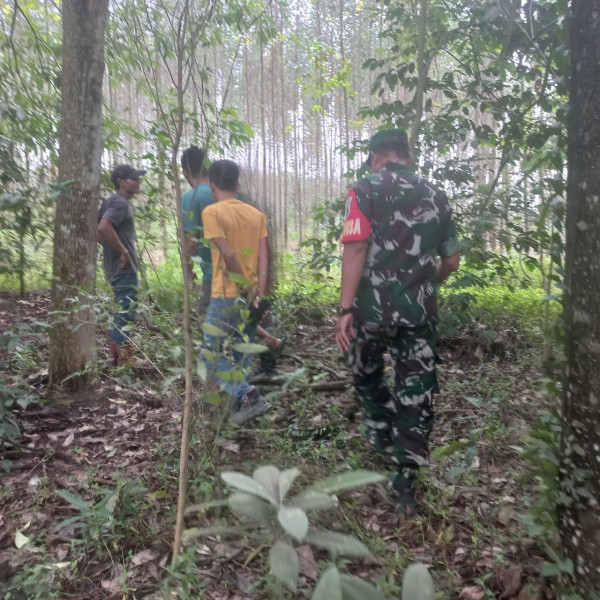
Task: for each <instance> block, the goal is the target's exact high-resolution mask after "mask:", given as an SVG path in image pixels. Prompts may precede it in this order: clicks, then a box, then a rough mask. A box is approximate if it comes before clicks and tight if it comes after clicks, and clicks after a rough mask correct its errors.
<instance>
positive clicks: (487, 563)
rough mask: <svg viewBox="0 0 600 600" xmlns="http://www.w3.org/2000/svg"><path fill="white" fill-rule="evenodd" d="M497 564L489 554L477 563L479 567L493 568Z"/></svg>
mask: <svg viewBox="0 0 600 600" xmlns="http://www.w3.org/2000/svg"><path fill="white" fill-rule="evenodd" d="M495 565H496V563H495V562H494V560H493V559H492V558H490V557H489V556H486V557H485V558H482V559H480V560H478V561H477V562H476V563H475V566H476V567H477V568H478V569H493V568H494V567H495Z"/></svg>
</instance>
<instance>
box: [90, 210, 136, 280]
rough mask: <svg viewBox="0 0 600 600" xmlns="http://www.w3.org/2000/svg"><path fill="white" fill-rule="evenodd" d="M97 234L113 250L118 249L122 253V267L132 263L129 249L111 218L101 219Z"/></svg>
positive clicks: (99, 239)
mask: <svg viewBox="0 0 600 600" xmlns="http://www.w3.org/2000/svg"><path fill="white" fill-rule="evenodd" d="M97 235H98V241H100V242H106V243H107V244H108V245H109V246H110V247H111V248H113V250H116V251H117V252H119V253H120V254H121V263H120V266H121V268H122V269H124V268H126V267H128V266H129V265H130V264H131V257H130V256H129V251H128V250H127V248H125V246H123V244H122V243H121V240H120V239H119V236H118V235H117V232H116V231H115V226H114V225H113V223H112V221H110V220H109V219H100V223H98V229H97Z"/></svg>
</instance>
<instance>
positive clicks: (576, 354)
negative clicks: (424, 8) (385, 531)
mask: <svg viewBox="0 0 600 600" xmlns="http://www.w3.org/2000/svg"><path fill="white" fill-rule="evenodd" d="M572 6H573V22H572V29H571V83H570V85H571V93H570V123H569V145H568V160H569V174H568V187H567V248H566V274H565V326H566V346H565V351H566V356H567V371H566V377H565V386H564V398H563V431H562V446H561V478H562V482H561V487H562V491H563V493H564V494H563V495H564V496H565V497H566V500H565V501H564V504H563V505H562V507H561V519H560V529H561V537H562V542H563V547H564V551H565V555H566V556H567V557H568V558H570V559H571V560H572V561H573V565H574V576H573V577H572V581H571V582H570V584H571V586H572V588H573V589H574V590H575V591H577V592H578V593H579V594H580V595H581V597H583V598H591V597H595V595H597V594H600V506H599V504H598V498H599V497H600V429H599V428H598V420H599V419H600V404H599V403H600V342H599V340H600V302H599V301H598V292H599V291H600V262H599V260H598V256H599V255H600V201H599V200H598V199H599V198H600V170H599V169H598V165H599V164H600V120H598V110H599V109H600V100H599V98H600V10H598V3H597V2H590V1H589V0H573V4H572Z"/></svg>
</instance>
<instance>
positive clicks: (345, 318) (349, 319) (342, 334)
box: [335, 313, 356, 352]
mask: <svg viewBox="0 0 600 600" xmlns="http://www.w3.org/2000/svg"><path fill="white" fill-rule="evenodd" d="M355 337H356V331H355V330H354V317H353V316H352V313H349V314H347V315H342V316H341V317H339V319H338V320H337V323H336V324H335V341H336V343H337V347H338V348H339V349H340V352H346V350H348V348H349V347H350V340H351V339H352V338H355Z"/></svg>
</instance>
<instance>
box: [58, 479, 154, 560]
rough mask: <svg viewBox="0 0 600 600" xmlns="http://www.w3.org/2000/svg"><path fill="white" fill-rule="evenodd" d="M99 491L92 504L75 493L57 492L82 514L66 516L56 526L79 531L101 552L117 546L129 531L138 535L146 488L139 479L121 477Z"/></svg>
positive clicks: (61, 528)
mask: <svg viewBox="0 0 600 600" xmlns="http://www.w3.org/2000/svg"><path fill="white" fill-rule="evenodd" d="M98 491H99V492H100V493H101V494H102V497H101V498H100V500H98V501H97V502H95V503H90V502H88V501H86V500H84V499H83V498H82V497H81V496H79V495H78V494H76V493H75V492H72V491H70V490H59V491H58V492H57V494H58V495H59V496H60V497H61V498H62V499H63V500H65V501H66V502H67V503H68V504H70V505H71V506H72V507H74V508H76V509H78V510H79V513H78V514H77V515H75V516H73V517H69V518H68V519H65V520H64V521H62V522H61V523H59V524H58V525H57V526H56V528H57V530H59V531H62V532H69V531H73V532H79V534H80V535H81V537H82V540H83V541H84V543H85V544H86V545H89V546H90V547H91V548H94V549H95V550H96V551H98V552H100V551H101V550H102V549H103V548H104V547H108V545H109V544H111V545H116V544H117V543H118V542H120V541H121V540H123V539H125V538H126V536H127V535H129V534H132V533H135V534H138V525H139V521H140V519H141V516H142V513H143V507H144V501H145V500H144V496H143V493H144V492H145V491H146V488H144V487H143V486H142V485H141V484H140V482H139V481H138V480H137V479H132V480H130V479H127V480H125V479H121V478H119V479H118V480H117V485H116V486H115V488H114V489H111V490H98Z"/></svg>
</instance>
